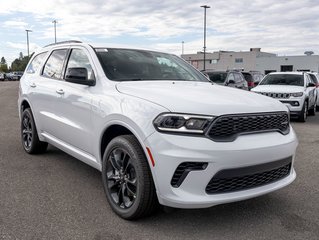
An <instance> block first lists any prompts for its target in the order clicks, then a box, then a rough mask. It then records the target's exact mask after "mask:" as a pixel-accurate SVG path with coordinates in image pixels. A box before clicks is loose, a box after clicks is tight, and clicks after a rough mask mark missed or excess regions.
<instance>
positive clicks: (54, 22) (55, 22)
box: [52, 20, 58, 43]
mask: <svg viewBox="0 0 319 240" xmlns="http://www.w3.org/2000/svg"><path fill="white" fill-rule="evenodd" d="M52 23H53V24H54V43H56V24H57V23H58V22H57V20H54V21H52Z"/></svg>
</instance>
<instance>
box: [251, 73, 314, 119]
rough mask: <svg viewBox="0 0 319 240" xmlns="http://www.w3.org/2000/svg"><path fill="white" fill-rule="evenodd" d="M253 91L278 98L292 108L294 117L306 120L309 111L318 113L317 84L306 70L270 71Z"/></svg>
mask: <svg viewBox="0 0 319 240" xmlns="http://www.w3.org/2000/svg"><path fill="white" fill-rule="evenodd" d="M251 91H253V92H256V93H260V94H263V95H265V96H268V97H272V98H276V99H278V100H279V101H280V102H282V103H284V104H285V105H286V106H287V107H288V109H289V110H290V115H291V116H292V117H297V118H298V119H299V120H300V121H302V122H305V121H306V118H307V115H308V113H309V114H310V115H315V114H316V106H317V100H316V99H317V91H316V84H315V83H314V82H313V80H312V78H311V77H310V76H309V74H307V73H304V72H274V73H269V74H268V75H267V76H266V77H264V79H263V80H262V81H261V82H260V83H259V85H258V86H257V87H255V88H253V89H252V90H251Z"/></svg>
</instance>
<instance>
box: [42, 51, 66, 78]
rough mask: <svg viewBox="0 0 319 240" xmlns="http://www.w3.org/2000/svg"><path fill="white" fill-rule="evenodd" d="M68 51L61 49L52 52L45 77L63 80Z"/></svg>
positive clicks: (45, 67) (44, 73)
mask: <svg viewBox="0 0 319 240" xmlns="http://www.w3.org/2000/svg"><path fill="white" fill-rule="evenodd" d="M67 51H68V50H67V49H59V50H55V51H53V52H52V54H51V55H50V57H49V59H48V61H47V62H46V64H45V66H44V69H43V74H42V75H43V76H45V77H50V78H55V79H61V76H62V69H63V63H64V60H65V57H66V54H67Z"/></svg>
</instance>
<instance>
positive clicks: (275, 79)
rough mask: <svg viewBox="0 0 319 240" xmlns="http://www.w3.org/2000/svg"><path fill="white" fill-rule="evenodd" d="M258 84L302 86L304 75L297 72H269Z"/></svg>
mask: <svg viewBox="0 0 319 240" xmlns="http://www.w3.org/2000/svg"><path fill="white" fill-rule="evenodd" d="M260 85H293V86H304V76H303V75H299V74H298V75H297V74H296V75H294V74H270V75H267V76H266V77H265V78H264V79H263V81H262V82H261V83H260Z"/></svg>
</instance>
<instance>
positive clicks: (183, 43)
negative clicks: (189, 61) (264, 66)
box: [182, 41, 185, 55]
mask: <svg viewBox="0 0 319 240" xmlns="http://www.w3.org/2000/svg"><path fill="white" fill-rule="evenodd" d="M184 43H185V42H184V41H182V55H184Z"/></svg>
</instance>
